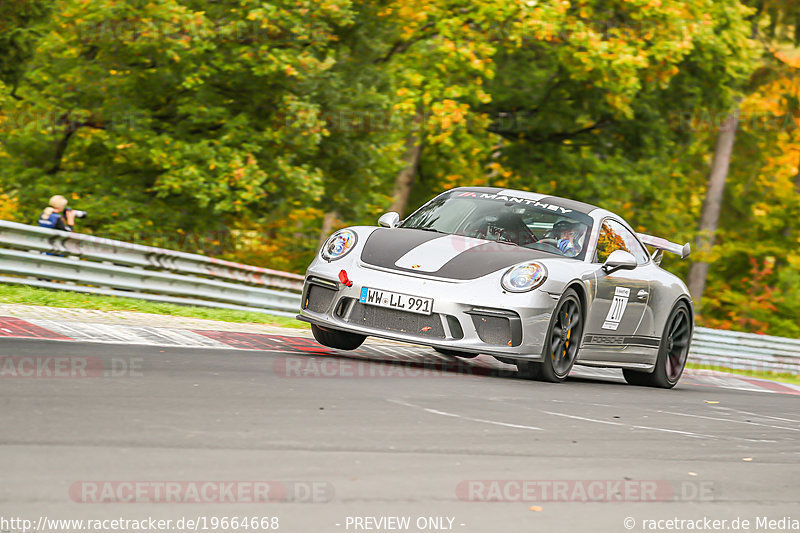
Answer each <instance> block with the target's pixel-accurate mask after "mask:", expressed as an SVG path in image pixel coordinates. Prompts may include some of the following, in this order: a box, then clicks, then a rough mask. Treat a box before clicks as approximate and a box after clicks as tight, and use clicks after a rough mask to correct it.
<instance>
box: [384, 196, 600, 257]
mask: <svg viewBox="0 0 800 533" xmlns="http://www.w3.org/2000/svg"><path fill="white" fill-rule="evenodd" d="M400 227H401V228H411V229H421V230H427V231H436V232H439V233H445V234H448V235H463V236H465V237H474V238H477V239H485V240H488V241H496V242H500V243H506V244H509V245H514V246H522V247H525V248H530V249H533V250H541V251H543V252H549V253H552V254H556V255H560V256H563V257H574V258H576V259H583V258H584V256H585V255H586V247H587V246H588V235H589V234H590V229H591V227H592V219H591V217H590V216H588V215H587V214H585V213H581V212H578V211H574V210H572V209H567V208H565V207H561V206H558V205H557V204H552V203H549V200H548V203H543V202H537V201H534V200H529V199H526V198H519V197H513V196H500V195H496V194H487V193H482V192H470V191H463V190H461V191H452V192H449V193H446V194H443V195H441V196H438V197H436V198H434V199H433V200H431V201H430V202H428V203H427V204H425V205H424V206H422V207H421V208H420V209H419V210H417V211H416V212H415V213H414V214H412V215H411V216H409V217H408V218H407V219H406V220H405V221H403V223H402V224H401V225H400Z"/></svg>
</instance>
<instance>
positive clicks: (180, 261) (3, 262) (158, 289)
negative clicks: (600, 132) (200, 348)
mask: <svg viewBox="0 0 800 533" xmlns="http://www.w3.org/2000/svg"><path fill="white" fill-rule="evenodd" d="M49 254H57V255H49ZM0 274H6V275H0V282H5V283H18V284H25V285H33V286H37V287H45V288H52V289H67V290H70V291H77V292H90V293H98V294H108V295H115V296H123V297H132V298H142V299H146V300H155V301H160V302H170V303H179V304H188V305H201V306H207V307H222V308H228V309H242V310H248V311H260V312H266V313H271V314H277V315H282V316H291V317H293V316H295V315H296V313H297V311H298V310H299V309H300V293H301V292H302V289H303V276H301V275H299V274H292V273H289V272H281V271H278V270H270V269H267V268H260V267H256V266H251V265H243V264H240V263H234V262H231V261H222V260H219V259H214V258H212V257H206V256H202V255H198V254H189V253H185V252H177V251H174V250H166V249H162V248H154V247H152V246H143V245H139V244H133V243H128V242H123V241H115V240H112V239H104V238H99V237H94V236H92V235H83V234H80V233H68V232H64V231H57V230H52V229H47V228H40V227H36V226H28V225H25V224H18V223H16V222H8V221H3V220H0ZM12 276H16V277H12ZM689 361H690V362H692V363H696V364H701V365H711V366H719V367H723V368H734V369H740V370H759V371H768V372H788V373H793V374H800V340H796V339H785V338H782V337H769V336H766V335H754V334H751V333H738V332H733V331H724V330H716V329H708V328H697V329H696V330H695V335H694V339H693V340H692V345H691V349H690V352H689Z"/></svg>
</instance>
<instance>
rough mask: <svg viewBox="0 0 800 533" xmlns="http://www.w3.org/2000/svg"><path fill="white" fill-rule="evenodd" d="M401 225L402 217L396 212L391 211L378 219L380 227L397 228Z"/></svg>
mask: <svg viewBox="0 0 800 533" xmlns="http://www.w3.org/2000/svg"><path fill="white" fill-rule="evenodd" d="M399 223H400V215H399V214H397V213H395V212H394V211H389V212H388V213H384V214H383V215H381V218H379V219H378V225H379V226H382V227H384V228H395V227H397V225H398V224H399Z"/></svg>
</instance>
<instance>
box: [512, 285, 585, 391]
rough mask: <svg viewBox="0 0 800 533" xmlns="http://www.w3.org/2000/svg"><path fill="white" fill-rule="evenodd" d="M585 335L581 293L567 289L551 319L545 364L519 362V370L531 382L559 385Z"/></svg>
mask: <svg viewBox="0 0 800 533" xmlns="http://www.w3.org/2000/svg"><path fill="white" fill-rule="evenodd" d="M582 335H583V311H582V310H581V301H580V299H579V298H578V293H576V292H575V290H574V289H567V290H566V291H565V292H564V294H563V295H562V296H561V300H559V302H558V304H557V305H556V309H555V311H554V312H553V316H552V318H551V319H550V326H549V328H548V330H547V337H546V338H545V343H544V349H543V352H542V361H541V362H538V361H535V362H532V361H519V362H517V370H518V371H519V373H520V375H522V376H523V377H525V378H528V379H535V380H538V381H549V382H551V383H560V382H561V381H564V380H565V379H566V378H567V376H568V375H569V372H570V370H572V367H573V365H574V364H575V359H576V358H577V356H578V349H579V348H580V343H581V336H582Z"/></svg>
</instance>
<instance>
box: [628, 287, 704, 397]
mask: <svg viewBox="0 0 800 533" xmlns="http://www.w3.org/2000/svg"><path fill="white" fill-rule="evenodd" d="M692 332H693V326H692V315H691V313H690V312H689V307H688V306H687V305H686V303H685V302H679V303H678V305H676V306H675V307H674V308H673V309H672V312H671V313H670V314H669V318H668V319H667V323H666V325H665V326H664V332H663V333H662V334H661V343H660V344H659V346H658V358H657V359H656V366H655V368H654V369H653V371H652V372H651V373H649V374H648V373H646V372H637V371H636V370H628V369H623V370H622V375H623V376H625V381H627V382H628V383H630V384H631V385H639V386H642V387H659V388H662V389H671V388H672V387H674V386H675V385H676V384H677V383H678V380H679V379H681V375H682V374H683V369H684V367H685V366H686V359H687V357H688V355H689V343H690V342H691V340H692Z"/></svg>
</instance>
